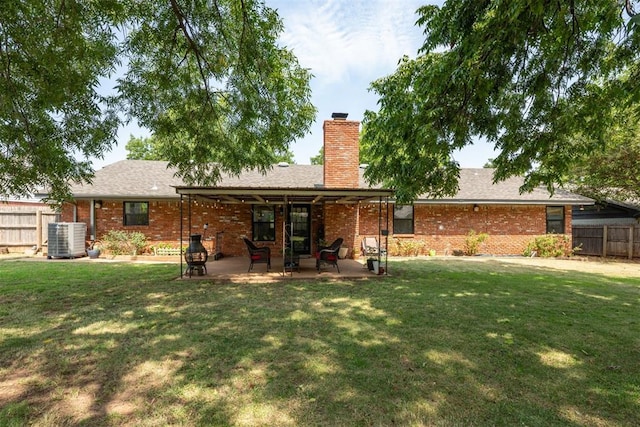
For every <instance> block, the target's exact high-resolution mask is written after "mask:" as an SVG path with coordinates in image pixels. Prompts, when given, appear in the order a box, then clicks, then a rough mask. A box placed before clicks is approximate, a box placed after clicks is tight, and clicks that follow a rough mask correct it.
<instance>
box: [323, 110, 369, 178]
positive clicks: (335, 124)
mask: <svg viewBox="0 0 640 427" xmlns="http://www.w3.org/2000/svg"><path fill="white" fill-rule="evenodd" d="M331 117H332V119H333V120H325V122H324V125H323V127H322V128H323V130H324V187H325V188H358V177H359V172H358V168H359V165H360V157H359V142H360V122H358V121H355V120H347V114H346V113H333V114H332V115H331Z"/></svg>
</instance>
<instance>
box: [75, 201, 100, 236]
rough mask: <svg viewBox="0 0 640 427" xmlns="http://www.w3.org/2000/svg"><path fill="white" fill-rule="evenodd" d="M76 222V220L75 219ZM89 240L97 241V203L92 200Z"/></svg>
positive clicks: (90, 205) (90, 204)
mask: <svg viewBox="0 0 640 427" xmlns="http://www.w3.org/2000/svg"><path fill="white" fill-rule="evenodd" d="M74 222H76V220H75V219H74ZM89 240H91V241H94V240H96V201H95V199H91V201H90V202H89Z"/></svg>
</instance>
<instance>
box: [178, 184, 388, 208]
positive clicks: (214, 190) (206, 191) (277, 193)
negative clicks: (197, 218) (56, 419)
mask: <svg viewBox="0 0 640 427" xmlns="http://www.w3.org/2000/svg"><path fill="white" fill-rule="evenodd" d="M175 189H176V193H178V194H179V195H180V196H189V197H192V198H194V197H195V198H196V199H200V200H206V201H209V202H215V203H230V204H237V203H238V204H241V203H245V204H284V203H342V204H351V203H364V202H369V201H374V200H380V198H381V197H390V196H393V190H387V189H368V188H330V189H329V188H324V187H317V188H290V187H285V188H282V187H257V188H252V187H199V186H177V187H175Z"/></svg>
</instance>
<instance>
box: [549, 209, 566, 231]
mask: <svg viewBox="0 0 640 427" xmlns="http://www.w3.org/2000/svg"><path fill="white" fill-rule="evenodd" d="M547 233H556V234H564V207H563V206H547Z"/></svg>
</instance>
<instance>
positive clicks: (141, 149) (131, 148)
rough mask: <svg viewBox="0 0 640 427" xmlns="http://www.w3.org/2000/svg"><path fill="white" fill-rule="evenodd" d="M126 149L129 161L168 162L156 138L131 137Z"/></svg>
mask: <svg viewBox="0 0 640 427" xmlns="http://www.w3.org/2000/svg"><path fill="white" fill-rule="evenodd" d="M125 149H126V150H127V159H129V160H167V159H166V157H165V156H163V155H162V152H161V147H160V144H159V141H158V139H157V138H156V137H154V136H150V137H147V138H143V137H140V138H136V137H134V136H133V135H131V136H130V137H129V142H127V145H126V146H125Z"/></svg>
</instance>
